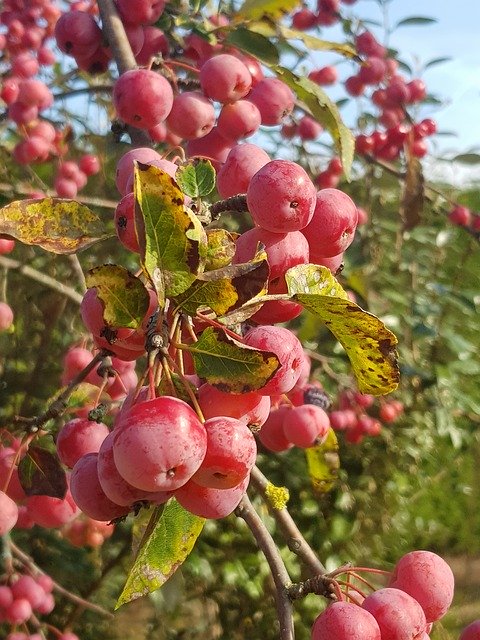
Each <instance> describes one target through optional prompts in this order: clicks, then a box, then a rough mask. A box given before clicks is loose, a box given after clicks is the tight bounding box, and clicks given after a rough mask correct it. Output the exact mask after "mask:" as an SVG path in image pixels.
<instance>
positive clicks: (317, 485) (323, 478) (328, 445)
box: [305, 429, 340, 495]
mask: <svg viewBox="0 0 480 640" xmlns="http://www.w3.org/2000/svg"><path fill="white" fill-rule="evenodd" d="M305 456H306V458H307V466H308V474H309V476H310V480H311V482H312V486H313V490H314V491H315V493H317V494H319V495H321V494H324V493H328V492H329V491H331V490H332V489H333V487H334V485H335V483H336V481H337V477H338V469H339V468H340V458H339V455H338V441H337V436H336V435H335V431H334V430H333V429H330V430H329V432H328V435H327V437H326V439H325V440H324V442H322V444H319V445H317V446H315V447H309V448H308V449H305Z"/></svg>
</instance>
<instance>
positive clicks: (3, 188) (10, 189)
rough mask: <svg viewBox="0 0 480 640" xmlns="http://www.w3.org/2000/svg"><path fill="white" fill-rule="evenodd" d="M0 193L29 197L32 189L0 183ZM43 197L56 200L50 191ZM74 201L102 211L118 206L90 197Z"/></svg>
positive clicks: (82, 197)
mask: <svg viewBox="0 0 480 640" xmlns="http://www.w3.org/2000/svg"><path fill="white" fill-rule="evenodd" d="M0 192H2V193H11V194H18V195H19V196H29V195H30V194H31V193H32V187H24V186H22V185H19V184H15V186H13V185H12V184H10V183H8V182H0ZM45 197H48V198H58V195H57V193H56V191H53V190H52V189H46V190H45ZM75 200H76V201H77V202H81V203H82V204H86V205H92V206H94V207H102V208H103V209H115V208H116V207H117V205H118V201H115V200H107V199H105V198H95V197H91V196H82V195H78V196H76V198H75Z"/></svg>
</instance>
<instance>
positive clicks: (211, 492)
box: [175, 475, 250, 519]
mask: <svg viewBox="0 0 480 640" xmlns="http://www.w3.org/2000/svg"><path fill="white" fill-rule="evenodd" d="M249 480H250V476H249V475H248V476H247V477H246V478H245V479H244V480H242V482H240V484H238V485H237V486H236V487H232V488H231V489H212V488H208V487H201V486H200V485H198V484H196V483H195V482H193V480H189V481H188V482H187V483H186V484H184V485H183V486H182V487H180V488H179V489H177V491H176V492H175V498H176V499H177V500H178V502H179V503H180V504H181V505H182V507H183V508H184V509H187V511H190V512H191V513H194V514H195V515H197V516H200V517H201V518H209V519H216V518H225V516H228V515H229V514H230V513H232V512H233V511H234V510H235V509H236V508H237V507H238V504H239V502H240V500H241V499H242V498H243V496H244V494H245V492H246V490H247V487H248V483H249Z"/></svg>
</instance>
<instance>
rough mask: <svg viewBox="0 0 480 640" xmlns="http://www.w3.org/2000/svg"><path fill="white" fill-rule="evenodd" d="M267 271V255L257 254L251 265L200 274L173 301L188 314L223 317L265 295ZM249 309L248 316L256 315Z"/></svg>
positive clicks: (238, 265) (235, 266) (234, 266)
mask: <svg viewBox="0 0 480 640" xmlns="http://www.w3.org/2000/svg"><path fill="white" fill-rule="evenodd" d="M269 272H270V269H269V266H268V261H267V254H266V253H265V251H259V252H258V253H257V255H256V256H255V258H254V259H253V260H251V261H250V262H247V263H244V264H234V265H230V266H227V267H223V268H222V269H216V270H215V271H206V272H204V273H202V274H201V275H200V277H199V280H197V281H196V282H194V283H193V285H192V286H191V287H190V289H187V291H185V292H184V293H183V294H182V295H181V296H178V297H177V298H176V303H177V304H178V306H179V307H180V308H181V309H182V310H183V311H185V312H186V313H188V314H190V315H195V313H197V312H199V311H200V312H202V313H204V312H207V313H208V312H209V311H210V310H211V311H213V312H214V313H215V314H216V315H217V316H223V315H225V314H226V313H228V312H230V311H233V310H235V309H238V308H239V307H241V306H242V305H244V304H245V303H247V302H250V301H251V300H253V299H254V298H256V297H258V296H261V295H263V294H265V293H266V292H267V282H268V275H269ZM248 310H249V312H250V315H252V314H253V313H254V312H255V308H254V307H253V306H249V307H248ZM247 317H250V316H249V315H248V316H247Z"/></svg>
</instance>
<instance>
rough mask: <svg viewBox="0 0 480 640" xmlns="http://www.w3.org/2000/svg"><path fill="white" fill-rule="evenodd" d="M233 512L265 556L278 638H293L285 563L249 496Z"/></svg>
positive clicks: (288, 584)
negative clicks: (272, 585) (277, 627)
mask: <svg viewBox="0 0 480 640" xmlns="http://www.w3.org/2000/svg"><path fill="white" fill-rule="evenodd" d="M235 514H236V515H237V516H238V517H240V518H243V520H245V522H246V524H247V526H248V528H249V529H250V531H251V532H252V534H253V536H254V538H255V540H256V542H257V545H258V547H259V549H260V551H262V553H263V555H264V556H265V558H266V560H267V562H268V566H269V567H270V571H271V572H272V577H273V581H274V583H275V602H276V605H277V614H278V620H279V622H280V637H279V638H280V640H294V638H295V631H294V628H293V617H292V613H293V612H292V603H291V601H290V598H289V596H288V588H289V587H290V585H291V584H292V581H291V579H290V576H289V575H288V572H287V569H286V568H285V564H284V562H283V560H282V558H281V556H280V553H279V551H278V549H277V546H276V544H275V541H274V540H273V538H272V536H271V535H270V534H269V532H268V530H267V528H266V527H265V525H264V524H263V522H262V519H261V518H260V516H259V515H258V513H257V512H256V511H255V509H254V507H253V505H252V503H251V502H250V499H249V497H248V496H247V495H246V494H245V495H244V496H243V498H242V501H241V502H240V504H239V505H238V507H237V508H236V510H235Z"/></svg>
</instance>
